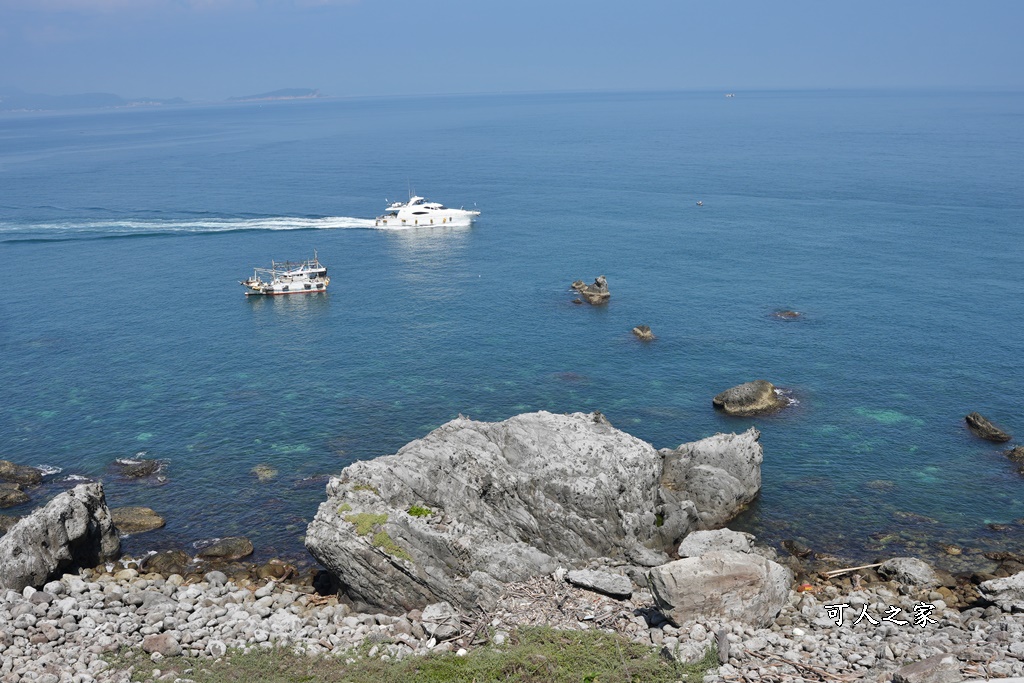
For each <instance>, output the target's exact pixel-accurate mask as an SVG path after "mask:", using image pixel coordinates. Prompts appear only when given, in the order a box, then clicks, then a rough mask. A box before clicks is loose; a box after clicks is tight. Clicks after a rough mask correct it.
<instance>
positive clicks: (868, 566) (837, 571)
mask: <svg viewBox="0 0 1024 683" xmlns="http://www.w3.org/2000/svg"><path fill="white" fill-rule="evenodd" d="M883 564H884V563H883V562H879V563H877V564H862V565H861V566H859V567H847V568H846V569H833V570H832V571H830V572H822V576H827V577H829V578H830V579H831V578H832V577H833V576H839V575H840V574H846V573H847V572H855V571H857V570H858V569H874V568H875V567H881V566H882V565H883Z"/></svg>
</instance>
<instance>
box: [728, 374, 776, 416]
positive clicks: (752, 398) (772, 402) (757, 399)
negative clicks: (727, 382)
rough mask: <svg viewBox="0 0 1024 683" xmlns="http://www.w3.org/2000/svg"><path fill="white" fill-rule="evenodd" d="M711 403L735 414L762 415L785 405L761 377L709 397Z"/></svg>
mask: <svg viewBox="0 0 1024 683" xmlns="http://www.w3.org/2000/svg"><path fill="white" fill-rule="evenodd" d="M711 403H712V405H714V406H715V407H716V408H718V409H719V410H722V411H725V412H726V413H727V414H729V415H737V416H750V415H763V414H765V413H772V412H775V411H776V410H779V409H781V408H784V407H785V406H786V401H785V399H783V398H782V397H780V396H779V395H778V394H777V393H776V391H775V386H774V385H773V384H772V383H771V382H769V381H767V380H763V379H758V380H754V381H753V382H746V383H744V384H740V385H738V386H735V387H732V388H731V389H726V390H725V391H723V392H722V393H720V394H718V395H717V396H715V397H714V398H713V399H711Z"/></svg>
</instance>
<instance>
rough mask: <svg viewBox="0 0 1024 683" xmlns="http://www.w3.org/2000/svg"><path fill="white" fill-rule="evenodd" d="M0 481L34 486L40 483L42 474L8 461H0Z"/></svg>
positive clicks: (36, 470)
mask: <svg viewBox="0 0 1024 683" xmlns="http://www.w3.org/2000/svg"><path fill="white" fill-rule="evenodd" d="M0 481H9V482H12V483H14V484H20V485H22V486H36V485H37V484H40V483H42V481H43V473H42V472H40V471H39V470H38V469H36V468H35V467H29V466H28V465H16V464H14V463H13V462H11V461H10V460H0Z"/></svg>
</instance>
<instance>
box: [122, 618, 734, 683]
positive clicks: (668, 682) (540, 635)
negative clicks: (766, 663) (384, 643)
mask: <svg viewBox="0 0 1024 683" xmlns="http://www.w3.org/2000/svg"><path fill="white" fill-rule="evenodd" d="M359 651H360V652H366V651H367V648H365V647H364V648H360V649H359ZM355 652H356V651H348V652H346V653H341V654H340V655H334V656H320V657H309V656H305V655H296V654H294V653H293V652H291V651H290V650H256V651H253V652H251V653H249V654H242V653H241V652H239V651H229V652H228V654H227V656H225V657H224V658H223V659H222V660H221V661H218V662H213V661H210V660H205V659H204V660H191V661H186V660H184V659H182V658H179V657H174V658H168V659H164V660H162V661H161V662H160V668H161V669H162V670H163V671H164V672H165V673H166V672H168V671H170V670H172V669H182V670H183V669H185V668H190V669H192V671H191V672H190V673H189V674H188V675H187V676H186V677H187V678H190V679H192V680H194V681H195V682H196V683H233V682H236V681H261V683H305V682H309V683H313V682H320V681H337V682H339V683H342V682H351V683H498V682H499V681H500V682H502V683H622V682H624V681H632V682H634V683H673V682H674V681H680V680H682V681H686V682H687V683H700V681H701V680H702V678H703V676H704V674H705V673H706V672H708V671H710V670H711V669H714V668H715V667H717V666H718V655H717V653H716V652H715V650H714V648H709V649H708V651H707V652H706V654H705V656H704V658H703V659H702V660H701V661H699V662H695V663H692V664H683V663H680V662H676V661H674V660H670V659H668V658H666V657H664V656H663V655H661V654H660V653H659V652H658V651H657V650H655V649H654V648H651V647H647V646H644V645H640V644H638V643H633V642H630V641H629V640H627V639H626V638H624V637H623V636H620V635H618V634H614V633H605V632H603V631H559V630H555V629H552V628H547V627H532V628H522V629H519V630H518V631H514V632H513V633H512V635H511V636H510V638H509V640H508V641H507V642H506V643H505V644H504V645H502V646H501V647H498V646H494V645H491V646H487V647H482V648H478V649H476V650H473V651H472V652H470V653H469V654H468V655H467V656H465V657H457V656H455V655H454V654H451V653H444V654H431V655H427V656H424V657H416V656H409V657H406V658H404V659H402V660H401V661H389V662H382V661H381V660H380V659H366V658H365V657H363V658H360V659H358V660H357V661H356V662H355V663H353V664H346V663H345V659H346V658H350V657H354V656H356V654H355ZM133 656H134V659H133ZM107 661H108V662H110V663H111V664H112V665H115V666H117V667H119V668H120V670H124V669H125V668H126V667H127V666H129V665H132V664H134V665H135V666H136V674H135V676H136V678H135V679H134V680H143V679H144V678H145V676H146V675H147V674H151V673H152V671H153V668H154V665H153V663H152V662H150V661H149V660H148V659H147V658H146V657H145V655H144V654H143V653H142V652H141V651H137V652H132V653H131V654H130V655H128V656H126V655H125V654H123V653H118V654H116V655H108V658H107Z"/></svg>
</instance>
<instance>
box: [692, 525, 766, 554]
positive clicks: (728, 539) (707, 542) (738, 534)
mask: <svg viewBox="0 0 1024 683" xmlns="http://www.w3.org/2000/svg"><path fill="white" fill-rule="evenodd" d="M753 548H754V534H748V533H746V532H743V531H733V530H731V529H714V530H706V531H694V532H692V533H691V534H690V535H689V536H687V537H686V538H684V539H683V542H682V543H680V544H679V550H678V551H677V553H676V554H678V555H679V557H700V556H701V555H704V554H706V553H710V552H713V551H715V550H732V551H733V552H737V553H749V552H751V551H752V550H753Z"/></svg>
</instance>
